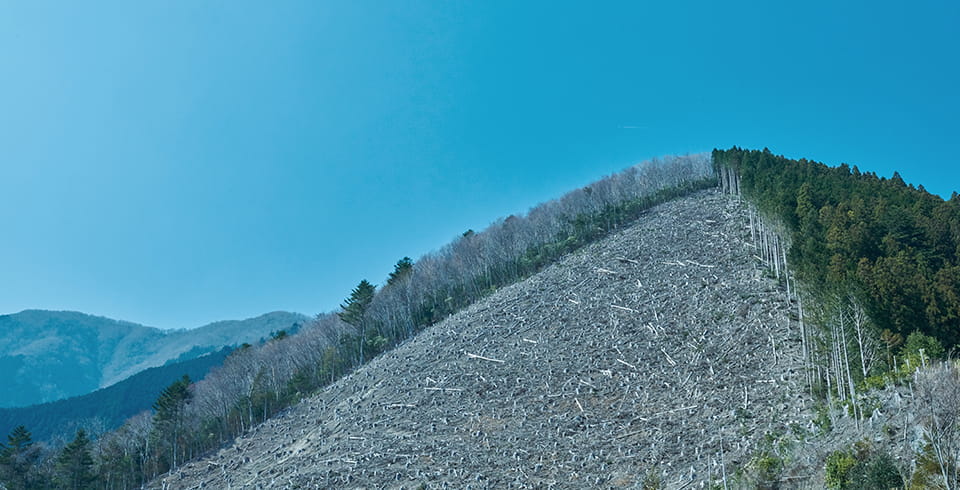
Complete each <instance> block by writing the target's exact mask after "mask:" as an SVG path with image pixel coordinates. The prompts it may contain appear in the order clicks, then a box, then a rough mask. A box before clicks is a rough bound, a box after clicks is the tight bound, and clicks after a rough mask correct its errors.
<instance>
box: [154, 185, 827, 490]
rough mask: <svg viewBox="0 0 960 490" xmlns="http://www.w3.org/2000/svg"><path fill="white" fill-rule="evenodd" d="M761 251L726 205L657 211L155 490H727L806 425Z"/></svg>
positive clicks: (786, 323)
mask: <svg viewBox="0 0 960 490" xmlns="http://www.w3.org/2000/svg"><path fill="white" fill-rule="evenodd" d="M749 237H750V233H749V229H748V227H747V218H746V211H745V209H744V207H743V206H741V205H740V204H739V203H738V202H737V201H736V200H734V199H732V198H730V197H729V196H723V195H720V194H718V193H717V192H715V191H706V192H700V193H696V194H693V195H691V196H688V197H685V198H680V199H676V200H673V201H670V202H668V203H665V204H662V205H659V206H657V207H655V208H653V209H652V210H650V211H649V212H648V213H647V214H646V215H645V216H643V217H641V218H640V219H639V220H638V221H637V222H636V223H635V224H633V225H632V226H630V227H628V228H625V229H623V230H621V231H619V232H617V233H614V234H612V235H611V236H609V237H607V238H605V239H603V240H602V241H599V242H597V243H594V244H592V245H589V246H587V247H585V248H584V249H582V250H580V251H578V252H575V253H573V254H571V255H569V256H567V257H566V258H564V259H562V260H560V261H559V262H557V263H556V264H554V265H552V266H550V267H548V268H547V269H545V270H544V271H542V272H540V273H538V274H536V275H534V276H532V277H530V278H528V279H526V280H523V281H521V282H519V283H516V284H514V285H512V286H509V287H505V288H502V289H500V290H498V291H496V292H495V293H493V294H491V295H490V296H488V297H487V298H485V299H484V300H482V301H480V302H478V303H476V304H474V305H472V306H470V307H468V308H466V309H464V310H462V311H461V312H459V313H457V314H455V315H453V316H452V317H450V318H448V319H447V320H444V321H442V322H440V323H438V324H436V325H434V326H432V327H429V328H428V329H426V330H424V331H423V332H422V333H420V334H419V335H417V336H416V337H414V338H412V339H411V340H409V341H407V342H406V343H404V344H403V345H400V346H399V347H397V348H395V349H393V350H391V351H389V352H387V353H386V354H384V355H381V356H379V357H378V358H376V359H374V360H372V361H371V362H369V363H368V364H366V365H364V366H362V367H360V368H359V369H357V370H356V371H355V372H354V373H353V374H351V375H348V376H346V377H344V378H342V379H340V380H339V381H337V382H336V383H334V384H332V385H330V386H329V387H328V388H327V389H325V390H323V391H322V392H321V393H320V394H318V395H316V396H313V397H311V398H309V399H306V400H305V401H303V402H301V403H300V404H298V405H296V406H295V407H293V408H292V409H290V410H289V411H287V412H286V413H284V414H283V415H281V416H279V417H276V418H274V419H271V420H269V421H268V422H266V423H265V424H263V425H261V426H260V427H259V428H257V429H255V430H254V431H253V432H252V433H251V434H249V435H248V436H245V437H242V438H241V439H239V440H237V441H236V442H235V443H234V444H233V445H232V446H231V447H228V448H225V449H223V450H221V451H220V452H219V453H216V454H214V455H212V456H210V457H209V458H207V459H205V460H200V461H196V462H192V463H189V464H187V465H185V466H183V467H181V468H179V469H178V470H176V471H174V472H172V473H170V474H167V475H165V476H164V477H163V478H161V479H159V480H157V481H155V482H154V483H153V486H154V487H156V488H160V487H165V488H196V487H198V486H204V487H212V488H228V487H230V488H257V487H269V486H275V487H297V486H320V487H331V486H349V487H369V488H390V487H396V488H401V487H405V488H414V487H417V486H421V485H423V486H427V487H451V486H453V487H464V486H466V487H468V488H469V487H508V486H520V487H540V486H561V487H579V488H584V487H594V486H634V485H641V484H642V483H643V480H644V479H656V480H657V481H660V482H663V483H664V484H666V485H667V486H668V487H670V488H673V487H681V486H686V485H689V484H694V483H700V482H702V483H709V482H719V481H721V480H723V479H724V478H725V477H726V472H727V471H732V468H733V467H734V466H737V467H740V466H743V465H744V463H745V462H746V461H747V459H749V458H750V455H751V454H754V453H755V452H756V451H758V450H759V449H760V448H759V446H758V445H759V444H762V442H763V441H764V439H765V438H764V437H762V436H763V435H764V434H769V435H771V436H775V435H776V434H783V433H786V432H789V431H791V430H796V428H797V427H798V426H800V425H801V424H803V423H804V422H803V421H805V420H809V418H810V417H809V411H808V410H807V407H809V406H810V403H809V400H808V399H807V398H806V396H805V395H803V392H804V390H803V389H802V388H801V387H802V386H803V374H802V359H801V358H802V354H801V346H800V331H799V325H798V324H797V323H796V322H795V321H793V320H791V318H790V316H789V311H790V309H791V305H790V303H789V301H788V300H787V296H786V294H785V293H784V292H783V291H782V290H781V289H780V288H779V286H778V285H777V283H776V282H775V281H774V280H773V279H770V278H767V277H766V276H765V274H764V273H763V269H762V267H761V265H760V264H759V262H758V261H757V259H756V258H755V251H754V247H753V245H752V244H750V243H749Z"/></svg>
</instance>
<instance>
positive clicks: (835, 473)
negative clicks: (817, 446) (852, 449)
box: [824, 451, 857, 489]
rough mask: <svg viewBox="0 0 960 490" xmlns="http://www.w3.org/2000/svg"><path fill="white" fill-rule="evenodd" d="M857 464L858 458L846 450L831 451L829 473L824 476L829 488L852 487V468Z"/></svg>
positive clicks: (828, 460) (828, 461)
mask: <svg viewBox="0 0 960 490" xmlns="http://www.w3.org/2000/svg"><path fill="white" fill-rule="evenodd" d="M856 464H857V460H856V458H854V457H853V455H852V454H850V453H848V452H846V451H834V452H832V453H830V456H827V468H826V471H827V474H826V477H825V478H824V481H825V482H826V484H827V488H838V489H845V488H850V470H851V469H853V467H854V466H856Z"/></svg>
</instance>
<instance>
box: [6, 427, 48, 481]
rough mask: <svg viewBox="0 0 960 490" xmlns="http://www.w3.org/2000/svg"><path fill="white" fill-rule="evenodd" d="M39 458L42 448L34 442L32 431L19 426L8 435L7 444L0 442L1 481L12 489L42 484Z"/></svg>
mask: <svg viewBox="0 0 960 490" xmlns="http://www.w3.org/2000/svg"><path fill="white" fill-rule="evenodd" d="M39 459H40V449H39V448H38V447H36V446H35V445H34V444H33V439H32V435H31V434H30V431H28V430H27V428H26V427H24V426H22V425H21V426H18V427H17V428H15V429H13V432H11V433H10V435H8V436H7V444H0V481H2V482H3V483H4V484H6V486H7V488H11V489H14V488H32V487H36V486H40V484H39V480H38V476H39V475H38V473H37V471H36V464H37V462H38V461H39Z"/></svg>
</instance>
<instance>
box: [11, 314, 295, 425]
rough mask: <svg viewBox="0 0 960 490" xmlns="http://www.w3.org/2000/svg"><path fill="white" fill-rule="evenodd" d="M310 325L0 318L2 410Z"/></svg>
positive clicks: (288, 320) (289, 319)
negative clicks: (5, 377) (185, 325)
mask: <svg viewBox="0 0 960 490" xmlns="http://www.w3.org/2000/svg"><path fill="white" fill-rule="evenodd" d="M306 321H308V317H306V316H305V315H302V314H299V313H289V312H280V311H277V312H270V313H265V314H263V315H260V316H257V317H253V318H248V319H245V320H225V321H219V322H214V323H211V324H208V325H204V326H200V327H197V328H194V329H178V330H162V329H159V328H156V327H148V326H144V325H140V324H137V323H133V322H129V321H122V320H114V319H111V318H108V317H103V316H96V315H90V314H86V313H81V312H75V311H54V310H37V309H31V310H24V311H21V312H19V313H13V314H7V315H0V368H3V370H4V371H6V372H9V373H13V376H12V379H13V382H11V383H8V384H7V385H6V386H5V387H2V388H0V407H16V406H26V405H32V404H37V403H44V402H50V401H55V400H59V399H64V398H68V397H71V396H78V395H83V394H86V393H89V392H92V391H94V390H96V389H98V388H105V387H107V386H110V385H112V384H114V383H116V382H118V381H121V380H123V379H126V378H128V377H129V376H131V375H133V374H136V373H137V372H140V371H142V370H144V369H146V368H150V367H156V366H161V365H163V364H164V363H165V362H167V361H168V360H171V359H176V358H177V357H178V356H181V355H182V354H184V353H187V352H191V351H192V352H193V353H194V354H195V355H201V354H204V353H206V352H213V351H216V350H219V349H220V348H222V347H225V346H229V345H239V344H242V343H244V342H255V341H257V340H259V339H261V338H265V337H267V336H268V335H269V334H270V333H271V332H274V331H279V330H284V329H286V330H290V329H291V328H296V327H295V326H298V325H300V324H303V323H304V322H306Z"/></svg>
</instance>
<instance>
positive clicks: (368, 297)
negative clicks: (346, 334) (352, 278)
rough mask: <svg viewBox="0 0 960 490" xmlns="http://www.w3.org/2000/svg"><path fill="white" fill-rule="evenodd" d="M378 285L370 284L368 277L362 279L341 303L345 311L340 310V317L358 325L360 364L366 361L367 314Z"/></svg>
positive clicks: (355, 325)
mask: <svg viewBox="0 0 960 490" xmlns="http://www.w3.org/2000/svg"><path fill="white" fill-rule="evenodd" d="M376 290H377V287H376V286H374V285H373V284H370V283H369V282H368V281H367V280H366V279H364V280H362V281H360V284H358V285H357V287H355V288H354V289H353V291H352V292H351V293H350V297H349V298H347V300H346V302H344V304H342V305H340V308H343V311H341V312H340V319H341V320H343V321H344V322H346V323H348V324H350V325H353V326H354V327H357V330H358V332H359V334H360V335H359V339H358V342H359V345H358V348H357V355H358V356H359V359H360V364H363V362H364V353H363V351H364V345H363V344H364V342H365V341H366V338H367V321H366V318H365V314H366V312H367V307H368V306H370V302H371V301H373V296H374V294H375V293H376Z"/></svg>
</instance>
